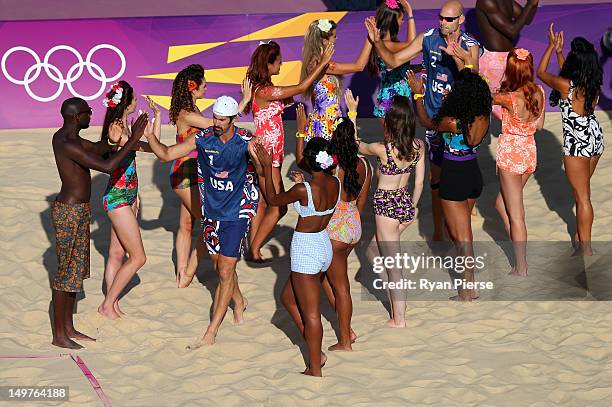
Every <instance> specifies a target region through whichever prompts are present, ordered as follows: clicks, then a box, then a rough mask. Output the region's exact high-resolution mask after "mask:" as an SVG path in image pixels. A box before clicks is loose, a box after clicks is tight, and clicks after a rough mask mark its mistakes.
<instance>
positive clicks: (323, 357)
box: [302, 352, 327, 377]
mask: <svg viewBox="0 0 612 407" xmlns="http://www.w3.org/2000/svg"><path fill="white" fill-rule="evenodd" d="M325 363H327V355H326V354H325V353H323V352H321V367H320V368H319V369H317V370H316V371H315V372H313V370H312V369H311V368H310V365H308V366H306V370H304V371H303V372H302V374H303V375H306V376H315V377H323V375H322V374H321V368H322V367H323V366H325Z"/></svg>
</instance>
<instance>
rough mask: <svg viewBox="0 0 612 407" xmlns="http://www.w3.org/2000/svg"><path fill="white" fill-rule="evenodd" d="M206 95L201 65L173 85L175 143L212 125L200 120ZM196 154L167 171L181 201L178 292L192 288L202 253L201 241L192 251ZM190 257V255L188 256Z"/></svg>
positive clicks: (245, 88) (246, 95)
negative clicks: (201, 108) (201, 104)
mask: <svg viewBox="0 0 612 407" xmlns="http://www.w3.org/2000/svg"><path fill="white" fill-rule="evenodd" d="M205 93H206V79H205V78H204V68H203V67H202V65H198V64H192V65H189V66H187V67H185V68H184V69H182V70H181V71H180V72H179V73H178V74H177V75H176V77H175V78H174V82H172V99H171V102H170V112H169V113H170V123H171V124H174V125H175V126H176V143H177V144H178V143H182V142H183V141H184V140H185V139H186V138H187V137H189V136H191V135H192V134H195V133H196V132H197V131H199V129H206V128H208V127H211V126H212V125H213V121H212V119H210V118H208V117H204V116H202V114H201V113H200V109H199V108H198V106H197V101H198V99H201V98H203V97H204V95H205ZM242 96H243V98H242V101H241V102H240V104H239V106H238V110H239V111H240V112H243V111H244V110H245V107H246V105H247V103H248V102H249V100H250V98H251V86H250V83H249V82H248V80H245V81H244V82H243V83H242ZM196 159H197V153H196V152H192V153H190V154H189V155H187V156H185V157H182V158H179V159H178V160H174V161H173V162H172V168H171V169H170V185H171V186H172V189H173V190H174V192H175V193H176V195H177V196H178V197H179V199H180V200H181V209H180V214H179V229H178V231H177V233H176V241H175V248H176V281H177V284H178V287H179V288H185V287H187V286H189V284H191V281H192V280H193V277H194V275H195V273H196V270H197V267H198V257H199V256H201V255H202V253H204V252H205V250H204V247H203V242H202V239H197V249H196V248H194V249H193V250H191V235H192V230H193V226H194V225H195V224H196V223H197V222H196V221H199V220H200V219H201V217H202V210H201V207H200V193H199V191H198V170H197V168H198V166H197V162H196ZM190 253H191V255H190Z"/></svg>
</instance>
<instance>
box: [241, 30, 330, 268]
mask: <svg viewBox="0 0 612 407" xmlns="http://www.w3.org/2000/svg"><path fill="white" fill-rule="evenodd" d="M333 52H334V44H333V43H329V44H328V45H327V46H326V47H325V50H324V52H323V55H322V56H321V59H320V61H319V64H318V65H317V66H316V67H315V69H313V70H312V72H311V73H310V75H309V76H308V77H306V78H304V79H303V80H302V81H300V83H299V84H297V85H293V86H274V85H273V84H272V76H273V75H278V73H279V72H280V67H281V63H282V58H281V53H280V46H279V45H278V44H277V43H276V42H274V41H268V42H267V43H261V44H260V45H259V46H258V47H257V49H256V50H255V52H253V55H252V56H251V64H250V65H249V68H248V70H247V79H248V80H250V82H251V85H252V86H253V97H252V103H251V104H250V105H249V106H247V111H248V109H250V108H252V110H253V119H254V121H255V137H257V138H258V139H259V140H260V142H261V143H263V145H264V147H265V148H266V149H267V151H268V152H269V153H270V154H272V166H273V169H272V178H269V179H264V178H261V179H260V180H259V182H260V185H261V190H262V192H263V191H266V190H267V189H266V188H265V183H266V182H272V183H274V186H275V188H277V189H278V190H279V191H284V190H285V189H284V186H283V181H282V177H281V173H280V168H281V165H282V162H283V158H284V154H285V153H284V133H283V119H282V116H281V114H282V112H283V109H284V107H285V104H286V103H288V102H287V101H288V100H291V98H293V97H294V96H297V95H299V94H302V93H304V92H306V91H307V90H308V88H310V87H311V86H312V84H313V82H314V81H315V79H317V78H318V77H319V76H320V75H321V72H323V70H324V69H325V68H326V66H327V65H328V64H329V61H330V60H331V57H332V55H333ZM262 195H263V199H261V202H260V203H259V208H258V212H257V216H256V217H255V219H253V222H252V225H251V233H250V245H251V249H250V252H249V254H248V255H247V256H245V257H246V258H247V259H248V260H251V261H254V262H256V263H261V262H263V261H264V260H263V258H262V255H261V247H262V245H263V244H264V241H265V240H266V239H267V237H268V235H269V234H270V233H271V232H272V230H273V229H274V226H276V224H277V223H278V221H279V220H280V219H281V218H282V217H283V216H285V214H286V213H287V207H286V206H283V205H281V206H269V205H268V202H267V200H266V195H265V192H263V194H262Z"/></svg>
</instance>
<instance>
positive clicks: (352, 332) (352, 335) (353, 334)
mask: <svg viewBox="0 0 612 407" xmlns="http://www.w3.org/2000/svg"><path fill="white" fill-rule="evenodd" d="M356 340H357V334H356V333H355V331H353V328H351V343H355V341H356Z"/></svg>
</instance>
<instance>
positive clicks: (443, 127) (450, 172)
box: [408, 53, 492, 301]
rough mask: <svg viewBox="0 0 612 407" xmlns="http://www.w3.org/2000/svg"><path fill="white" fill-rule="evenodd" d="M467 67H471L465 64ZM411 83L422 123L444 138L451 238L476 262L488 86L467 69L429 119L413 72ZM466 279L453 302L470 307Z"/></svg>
mask: <svg viewBox="0 0 612 407" xmlns="http://www.w3.org/2000/svg"><path fill="white" fill-rule="evenodd" d="M467 55H469V53H468V54H467ZM468 60H469V57H468ZM466 63H467V64H469V62H468V61H467V60H466ZM408 80H409V82H410V87H411V88H412V90H413V91H414V92H415V94H414V99H415V101H416V106H417V114H418V118H419V122H420V123H421V125H422V126H424V127H425V128H428V129H434V130H436V131H438V132H440V133H442V137H443V138H444V153H443V159H442V172H441V174H440V199H441V202H442V211H443V212H444V218H445V219H446V223H447V227H448V232H449V234H450V237H451V239H452V240H453V242H455V245H456V247H457V249H458V255H459V256H462V257H464V258H465V257H467V256H472V257H473V255H474V249H473V245H472V242H473V240H474V239H473V236H472V224H471V212H472V209H473V208H474V204H475V203H476V199H477V198H478V197H479V196H480V194H481V193H482V187H483V182H482V174H481V172H480V168H479V166H478V154H477V151H478V146H479V145H480V143H481V142H482V140H483V138H484V137H485V135H486V134H487V131H488V129H489V121H490V116H491V110H492V108H491V105H492V99H491V92H490V91H489V86H488V85H487V83H486V82H485V80H484V79H482V77H480V75H478V74H476V73H473V72H472V71H471V70H470V69H467V68H466V69H463V70H462V71H460V72H459V75H458V76H457V77H456V80H455V83H454V84H453V88H452V90H451V91H450V92H449V93H448V94H447V95H446V97H445V99H444V100H443V102H442V106H441V107H440V110H439V111H438V114H437V115H436V116H435V117H434V118H433V119H430V117H429V116H428V115H427V111H426V110H425V106H424V104H423V83H422V82H421V81H420V80H419V81H417V79H416V77H415V75H414V73H412V72H408ZM462 277H463V281H464V283H463V284H461V285H460V286H459V287H458V291H459V295H457V296H455V297H452V299H454V300H459V301H471V300H472V299H473V298H475V297H476V295H475V293H474V292H473V290H472V289H470V288H469V286H466V284H465V282H468V283H470V282H473V279H474V272H473V269H470V268H466V270H465V271H464V272H463V276H462ZM466 287H468V288H466Z"/></svg>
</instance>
